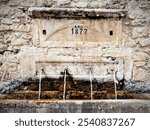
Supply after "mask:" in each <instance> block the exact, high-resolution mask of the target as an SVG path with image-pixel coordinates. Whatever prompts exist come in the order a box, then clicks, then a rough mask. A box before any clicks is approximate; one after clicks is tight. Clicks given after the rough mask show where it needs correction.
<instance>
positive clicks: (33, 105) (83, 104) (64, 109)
mask: <svg viewBox="0 0 150 130" xmlns="http://www.w3.org/2000/svg"><path fill="white" fill-rule="evenodd" d="M149 104H150V102H149V100H128V101H127V100H108V101H106V100H105V101H104V100H102V101H63V102H61V101H59V102H58V101H52V102H51V101H32V100H31V101H26V100H24V101H23V100H21V101H15V100H13V102H12V100H11V101H10V100H6V101H0V112H1V113H35V112H37V113H149V112H150V105H149Z"/></svg>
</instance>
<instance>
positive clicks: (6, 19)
mask: <svg viewBox="0 0 150 130" xmlns="http://www.w3.org/2000/svg"><path fill="white" fill-rule="evenodd" d="M1 23H3V24H7V25H11V24H12V23H13V22H12V21H11V20H10V19H9V18H3V19H2V20H1Z"/></svg>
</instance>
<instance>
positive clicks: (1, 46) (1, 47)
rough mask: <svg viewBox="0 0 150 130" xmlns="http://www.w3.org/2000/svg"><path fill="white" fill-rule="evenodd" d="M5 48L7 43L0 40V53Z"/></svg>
mask: <svg viewBox="0 0 150 130" xmlns="http://www.w3.org/2000/svg"><path fill="white" fill-rule="evenodd" d="M5 50H7V45H4V44H2V43H1V42H0V53H1V52H4V51H5Z"/></svg>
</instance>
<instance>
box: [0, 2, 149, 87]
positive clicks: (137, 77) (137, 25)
mask: <svg viewBox="0 0 150 130" xmlns="http://www.w3.org/2000/svg"><path fill="white" fill-rule="evenodd" d="M29 7H54V8H56V7H57V8H85V9H86V8H88V9H90V8H91V9H121V10H126V11H127V15H126V16H125V17H124V18H122V19H121V21H122V31H121V32H122V33H121V39H120V40H119V44H118V45H117V46H114V45H110V46H108V45H107V46H105V45H103V46H96V47H91V46H90V47H88V46H87V47H84V48H80V47H79V48H78V47H63V46H62V47H51V46H38V45H37V44H36V43H35V35H34V34H35V22H36V19H34V18H31V17H30V16H29V15H28V14H29V12H28V9H29ZM149 9H150V1H149V0H142V1H141V0H105V1H103V0H0V80H1V81H5V80H11V79H13V80H14V79H19V80H25V79H27V78H29V77H36V73H37V71H38V70H37V68H38V65H39V64H36V63H35V62H37V63H39V60H40V61H42V59H43V61H47V59H49V60H50V59H57V60H59V59H60V60H62V59H71V60H72V59H73V60H74V61H76V60H78V59H80V60H81V61H82V60H83V59H88V60H89V62H90V60H93V59H95V60H96V61H98V60H99V59H102V60H101V61H103V63H102V65H99V64H96V65H95V66H96V67H97V66H100V67H101V69H100V71H101V74H102V75H104V76H106V79H105V77H102V78H101V79H99V80H104V81H107V80H111V79H112V80H113V77H112V76H113V69H114V65H113V64H109V65H108V64H105V62H106V61H108V62H109V63H110V62H112V61H115V62H118V63H119V65H116V66H117V74H116V78H117V79H118V80H122V79H125V83H126V87H127V88H129V89H130V88H132V89H143V88H144V89H150V27H149V26H150V10H149ZM114 44H115V43H114ZM37 60H38V61H37ZM46 64H47V63H46ZM44 66H45V64H44ZM53 66H54V68H55V65H53ZM59 66H60V65H59ZM71 66H72V68H73V67H74V65H73V64H72V65H71ZM77 66H78V65H77ZM79 66H81V69H80V71H83V72H85V70H84V69H83V70H82V65H79ZM93 66H94V65H93ZM58 68H59V67H58ZM83 68H84V65H83ZM50 69H52V67H50ZM103 69H104V70H107V72H106V71H104V72H102V70H103ZM55 70H57V68H55V69H54V71H55ZM61 71H63V70H61ZM88 73H89V72H87V73H86V75H88ZM109 74H110V77H109V76H108V75H109ZM107 76H108V77H107Z"/></svg>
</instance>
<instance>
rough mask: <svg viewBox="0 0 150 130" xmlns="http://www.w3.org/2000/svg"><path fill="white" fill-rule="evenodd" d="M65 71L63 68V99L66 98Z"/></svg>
mask: <svg viewBox="0 0 150 130" xmlns="http://www.w3.org/2000/svg"><path fill="white" fill-rule="evenodd" d="M66 73H67V69H65V70H64V91H63V100H65V99H66Z"/></svg>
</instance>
